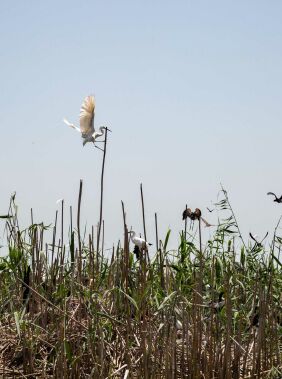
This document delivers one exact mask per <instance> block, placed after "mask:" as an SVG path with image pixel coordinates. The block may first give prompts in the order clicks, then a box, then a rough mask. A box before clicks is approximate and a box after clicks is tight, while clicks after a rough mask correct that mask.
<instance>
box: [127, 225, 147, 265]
mask: <svg viewBox="0 0 282 379" xmlns="http://www.w3.org/2000/svg"><path fill="white" fill-rule="evenodd" d="M128 234H129V235H130V239H131V241H132V243H133V244H134V254H135V255H136V258H137V259H139V258H140V253H141V251H142V250H148V248H149V246H152V244H151V243H148V242H146V241H145V240H144V239H143V238H141V237H137V234H136V233H135V232H134V231H133V230H131V231H130V232H128Z"/></svg>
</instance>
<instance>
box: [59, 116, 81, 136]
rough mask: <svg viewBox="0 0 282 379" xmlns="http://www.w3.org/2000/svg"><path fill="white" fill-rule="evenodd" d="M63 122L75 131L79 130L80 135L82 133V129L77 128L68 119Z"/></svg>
mask: <svg viewBox="0 0 282 379" xmlns="http://www.w3.org/2000/svg"><path fill="white" fill-rule="evenodd" d="M63 121H64V123H65V124H66V125H68V126H70V127H71V128H73V129H75V130H77V131H78V132H79V133H81V131H80V129H79V128H78V127H77V126H75V125H74V124H72V123H70V122H69V121H68V120H67V119H65V118H64V119H63Z"/></svg>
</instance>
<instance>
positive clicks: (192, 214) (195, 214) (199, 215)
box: [182, 208, 212, 227]
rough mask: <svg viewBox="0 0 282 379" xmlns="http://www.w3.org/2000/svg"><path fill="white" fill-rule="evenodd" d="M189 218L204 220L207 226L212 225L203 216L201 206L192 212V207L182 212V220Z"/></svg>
mask: <svg viewBox="0 0 282 379" xmlns="http://www.w3.org/2000/svg"><path fill="white" fill-rule="evenodd" d="M187 218H189V219H190V220H191V221H195V220H199V221H200V220H202V221H203V223H204V224H205V226H206V227H209V226H212V225H211V224H210V223H209V222H207V221H206V220H205V219H204V218H203V217H202V212H201V210H200V209H199V208H196V209H195V211H194V212H192V211H191V209H190V208H186V209H185V210H184V212H183V213H182V220H186V219H187Z"/></svg>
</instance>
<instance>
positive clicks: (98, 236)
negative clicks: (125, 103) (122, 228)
mask: <svg viewBox="0 0 282 379" xmlns="http://www.w3.org/2000/svg"><path fill="white" fill-rule="evenodd" d="M105 130H106V131H105V140H104V149H103V162H102V172H101V192H100V218H99V224H98V235H97V248H96V250H97V252H96V253H97V254H99V248H100V235H101V228H102V220H103V199H104V173H105V162H106V153H107V142H108V128H106V129H105Z"/></svg>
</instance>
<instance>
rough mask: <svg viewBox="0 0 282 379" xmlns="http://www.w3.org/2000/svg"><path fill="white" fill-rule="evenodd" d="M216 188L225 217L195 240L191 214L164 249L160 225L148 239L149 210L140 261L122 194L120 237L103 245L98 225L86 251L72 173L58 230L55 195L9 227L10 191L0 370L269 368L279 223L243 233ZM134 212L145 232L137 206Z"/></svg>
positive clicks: (114, 374)
mask: <svg viewBox="0 0 282 379" xmlns="http://www.w3.org/2000/svg"><path fill="white" fill-rule="evenodd" d="M141 190H142V188H141ZM141 194H142V204H143V210H144V200H143V191H141ZM222 195H223V197H222V200H221V201H219V203H218V204H217V208H218V210H219V211H222V214H223V215H225V216H224V217H225V218H223V219H222V220H221V221H220V222H219V225H218V226H217V228H216V230H215V232H214V235H213V237H212V238H211V239H210V240H209V241H208V242H207V243H205V245H204V246H203V243H202V238H201V221H196V223H195V225H194V229H193V230H194V232H195V233H190V231H191V230H190V225H189V223H188V224H187V223H186V224H185V225H184V226H183V231H182V232H181V233H180V234H179V247H178V249H177V250H175V251H169V250H168V241H169V237H170V231H168V233H167V235H166V236H165V238H164V239H163V240H159V237H158V229H157V215H156V230H155V234H156V245H155V250H156V251H155V254H154V255H152V254H150V255H149V254H148V253H147V252H146V251H145V250H144V251H142V254H141V257H140V259H136V256H135V255H134V254H133V253H132V252H131V251H130V249H129V240H128V230H127V223H126V212H125V209H124V205H123V204H122V210H123V217H124V218H123V223H124V236H123V239H122V241H121V242H119V243H118V244H117V246H115V247H113V249H112V251H111V252H109V253H106V252H105V251H104V246H103V245H104V243H103V240H104V238H103V223H101V224H100V225H101V226H100V227H99V232H98V233H99V234H101V245H100V246H101V248H98V250H97V246H98V247H99V239H100V236H98V240H97V236H95V235H94V228H92V229H91V230H90V233H89V234H87V233H86V232H85V231H84V232H83V233H81V226H80V222H81V221H80V204H81V197H82V182H81V184H80V191H79V201H78V212H77V215H76V217H73V215H72V208H71V209H70V216H71V217H70V225H69V233H68V236H67V238H65V237H64V226H65V223H64V218H65V213H66V212H65V210H64V204H63V202H62V208H61V211H60V212H59V214H58V213H56V217H55V222H54V225H53V226H45V225H44V224H34V223H32V225H30V226H29V227H28V228H27V229H25V230H21V229H20V227H19V222H18V217H17V206H16V204H15V196H13V197H12V198H11V202H10V207H9V212H8V214H7V216H2V218H3V219H2V220H1V221H2V222H5V224H6V225H5V233H6V237H7V246H8V254H7V256H5V257H2V258H1V261H0V283H1V286H0V306H1V312H0V377H3V378H16V377H21V378H54V377H55V378H125V379H126V378H146V379H148V378H156V379H157V378H167V379H171V378H205V379H211V378H222V379H225V378H226V379H229V378H230V379H231V378H232V379H233V378H256V379H257V378H281V377H282V363H281V359H282V334H281V331H282V309H281V297H282V273H281V263H280V249H281V243H282V238H280V237H279V235H278V231H279V227H278V226H277V228H276V230H275V232H274V235H273V239H272V242H271V243H270V244H269V246H264V245H263V244H261V243H259V242H254V241H250V242H248V243H247V244H246V243H244V241H243V240H242V237H241V233H240V230H239V227H238V224H237V221H236V218H235V215H234V213H233V210H232V208H231V206H230V203H229V200H228V196H227V193H226V192H225V191H224V190H223V191H222ZM226 212H227V213H228V215H227V216H226ZM219 214H220V213H219ZM101 215H102V212H101ZM59 216H60V217H59ZM58 220H60V222H59V221H58ZM143 221H144V232H145V233H146V228H145V212H143ZM50 230H51V232H52V238H51V241H47V240H46V239H47V236H49V235H50ZM196 230H197V232H196ZM65 240H66V241H65Z"/></svg>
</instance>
